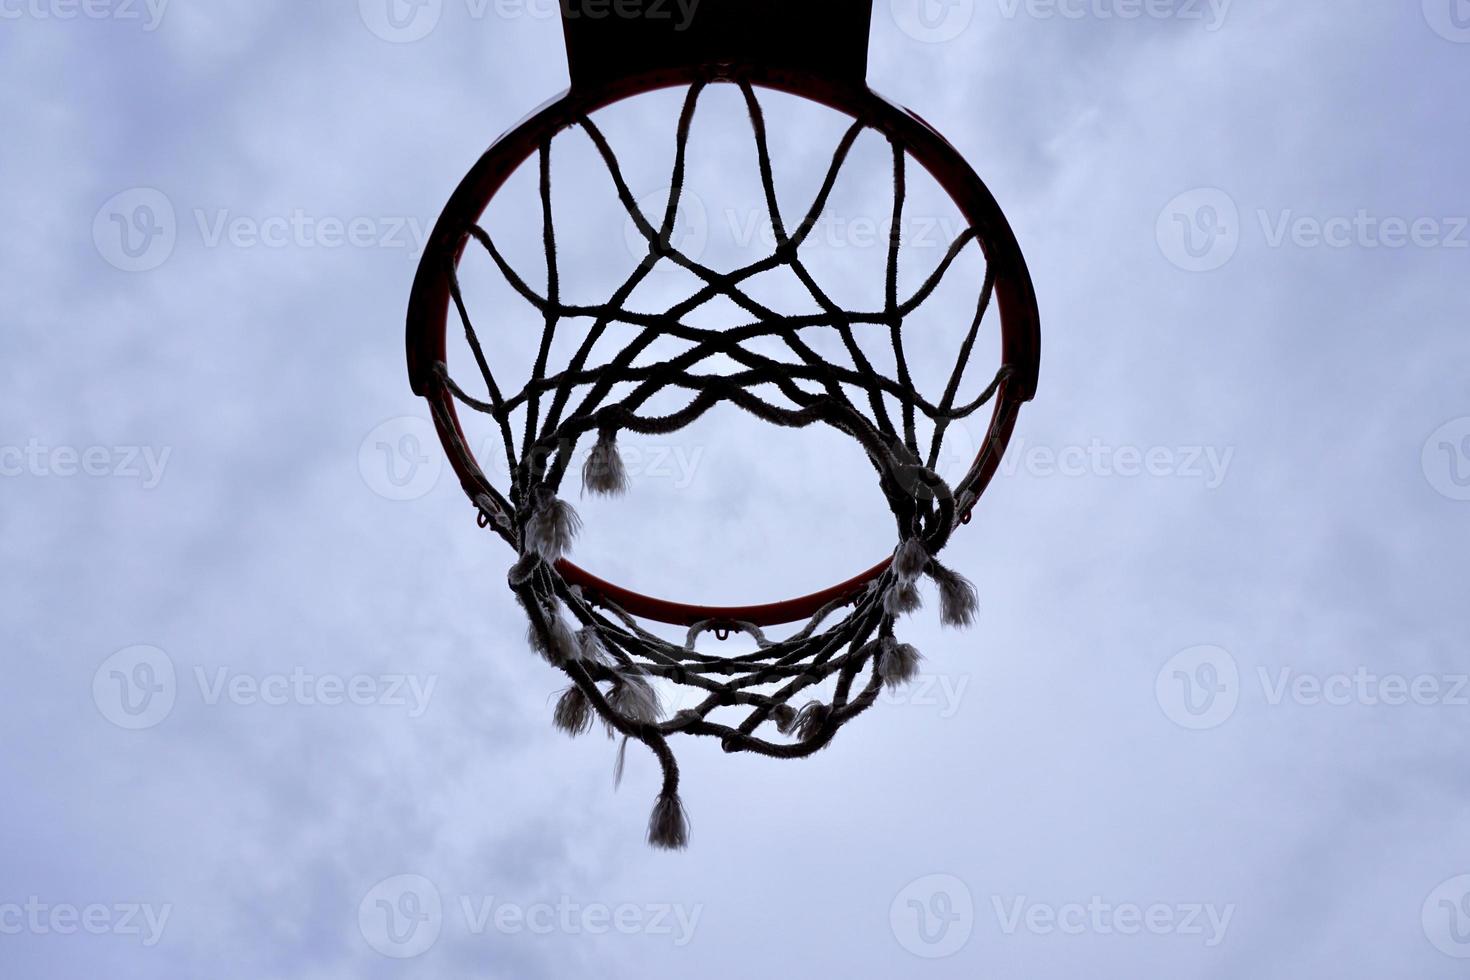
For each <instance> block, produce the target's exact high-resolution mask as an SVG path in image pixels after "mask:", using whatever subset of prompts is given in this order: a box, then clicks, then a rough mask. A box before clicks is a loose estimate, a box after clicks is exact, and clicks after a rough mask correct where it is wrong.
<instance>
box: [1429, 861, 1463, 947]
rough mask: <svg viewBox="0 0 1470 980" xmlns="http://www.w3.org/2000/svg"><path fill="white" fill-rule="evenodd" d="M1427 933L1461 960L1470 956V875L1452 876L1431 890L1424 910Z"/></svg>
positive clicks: (1439, 945)
mask: <svg viewBox="0 0 1470 980" xmlns="http://www.w3.org/2000/svg"><path fill="white" fill-rule="evenodd" d="M1422 918H1423V924H1424V935H1425V936H1426V937H1427V938H1428V939H1429V942H1430V943H1431V944H1433V946H1434V948H1435V949H1437V950H1439V951H1440V952H1441V953H1443V954H1444V955H1446V956H1451V957H1454V958H1455V959H1457V960H1465V959H1470V875H1460V876H1459V877H1457V878H1451V879H1450V880H1449V881H1446V882H1445V883H1444V884H1442V885H1440V886H1439V887H1438V888H1436V889H1435V890H1434V891H1432V892H1430V893H1429V897H1428V898H1426V899H1425V900H1424V909H1423V912H1422Z"/></svg>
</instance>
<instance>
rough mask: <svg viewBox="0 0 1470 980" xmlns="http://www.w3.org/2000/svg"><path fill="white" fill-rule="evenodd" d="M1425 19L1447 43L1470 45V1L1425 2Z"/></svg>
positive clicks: (1439, 0) (1444, 0)
mask: <svg viewBox="0 0 1470 980" xmlns="http://www.w3.org/2000/svg"><path fill="white" fill-rule="evenodd" d="M1424 19H1425V20H1426V21H1428V22H1429V26H1430V27H1431V28H1432V29H1433V30H1434V33H1436V34H1438V35H1439V36H1440V37H1442V38H1444V39H1445V40H1446V41H1454V42H1455V43H1456V44H1470V0H1424Z"/></svg>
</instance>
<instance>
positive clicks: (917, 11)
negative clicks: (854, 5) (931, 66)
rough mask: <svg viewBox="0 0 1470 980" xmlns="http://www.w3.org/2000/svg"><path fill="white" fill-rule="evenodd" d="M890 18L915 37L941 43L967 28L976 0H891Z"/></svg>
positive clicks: (973, 15) (973, 14) (916, 39)
mask: <svg viewBox="0 0 1470 980" xmlns="http://www.w3.org/2000/svg"><path fill="white" fill-rule="evenodd" d="M889 6H890V9H891V10H892V12H893V20H894V22H895V23H897V24H898V27H899V30H901V31H903V32H904V33H905V34H907V35H908V36H909V37H911V38H913V39H914V40H915V41H922V42H924V43H925V44H943V43H944V42H946V41H953V40H954V39H955V38H957V37H959V36H960V35H961V34H963V33H965V31H966V30H968V29H969V27H970V23H971V22H972V21H973V20H974V19H975V0H890V4H889Z"/></svg>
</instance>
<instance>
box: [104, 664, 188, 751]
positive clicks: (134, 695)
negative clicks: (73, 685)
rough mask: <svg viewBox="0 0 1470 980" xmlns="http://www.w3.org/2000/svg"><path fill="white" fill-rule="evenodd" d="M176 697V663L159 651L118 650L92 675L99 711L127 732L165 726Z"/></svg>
mask: <svg viewBox="0 0 1470 980" xmlns="http://www.w3.org/2000/svg"><path fill="white" fill-rule="evenodd" d="M177 696H178V679H177V675H176V674H175V672H174V662H173V661H172V660H170V659H169V656H168V654H166V653H164V652H163V651H162V650H160V649H158V648H157V647H149V646H136V647H128V648H127V649H125V650H119V651H118V652H117V653H114V654H113V655H112V656H110V657H108V658H107V659H106V660H104V661H103V662H102V666H101V667H98V668H97V673H95V674H93V675H92V701H93V702H94V703H95V704H96V705H97V710H98V711H100V712H102V717H104V718H106V719H107V720H108V721H110V722H112V723H113V724H114V725H116V726H117V727H119V728H125V729H127V730H128V731H134V732H136V731H142V730H143V729H146V728H153V727H155V726H157V725H160V724H162V723H163V720H164V719H165V718H167V717H168V716H169V715H170V714H171V713H172V712H173V710H174V700H175V698H176V697H177Z"/></svg>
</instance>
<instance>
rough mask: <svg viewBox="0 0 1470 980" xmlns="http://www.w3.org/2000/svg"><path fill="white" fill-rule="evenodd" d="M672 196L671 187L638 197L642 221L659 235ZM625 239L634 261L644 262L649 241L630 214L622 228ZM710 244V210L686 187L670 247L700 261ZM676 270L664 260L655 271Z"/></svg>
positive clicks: (676, 213) (682, 193)
mask: <svg viewBox="0 0 1470 980" xmlns="http://www.w3.org/2000/svg"><path fill="white" fill-rule="evenodd" d="M671 193H673V188H672V187H665V188H663V189H662V190H655V191H650V192H648V193H647V194H644V195H643V196H641V197H639V198H638V210H639V211H641V212H642V213H643V218H644V220H645V221H647V222H648V224H649V226H650V227H652V228H653V230H654V232H655V233H657V232H658V231H659V230H660V229H661V228H662V227H663V223H664V214H665V212H667V211H668V209H669V195H670V194H671ZM623 240H624V241H625V242H626V243H627V246H628V253H629V254H630V255H632V256H633V257H634V258H635V259H638V260H639V261H642V260H643V259H644V258H646V257H647V255H648V250H649V245H648V238H647V237H646V236H645V235H644V234H643V231H642V230H641V229H640V228H639V227H638V224H637V222H635V221H634V220H633V216H632V215H631V214H630V215H628V220H627V221H626V222H625V223H624V225H623ZM708 245H709V211H708V209H706V208H705V206H704V201H702V200H700V198H699V195H697V194H695V193H693V192H692V191H690V190H688V189H687V188H686V189H685V190H683V191H682V192H681V193H680V195H679V209H678V211H676V212H675V213H674V226H673V228H672V229H670V231H669V247H670V248H672V249H673V250H674V251H676V252H678V253H679V254H681V255H683V256H684V257H686V258H688V259H691V260H692V261H695V262H698V261H699V260H700V258H701V257H702V256H703V255H704V250H705V248H706V247H707V246H708ZM675 268H676V266H675V265H674V263H673V262H672V261H671V260H669V259H662V260H660V261H659V263H658V264H657V265H656V266H654V271H655V272H671V271H673V270H674V269H675Z"/></svg>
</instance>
